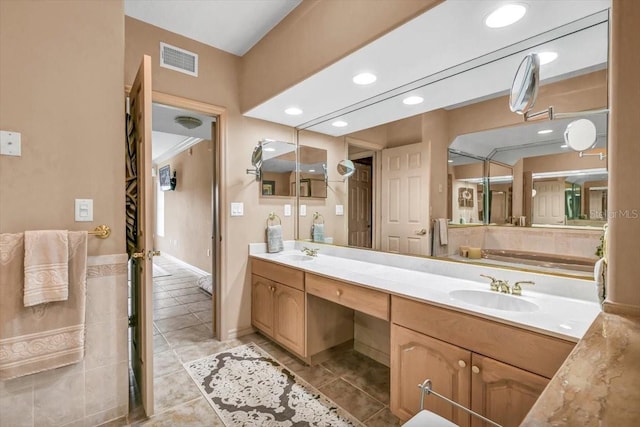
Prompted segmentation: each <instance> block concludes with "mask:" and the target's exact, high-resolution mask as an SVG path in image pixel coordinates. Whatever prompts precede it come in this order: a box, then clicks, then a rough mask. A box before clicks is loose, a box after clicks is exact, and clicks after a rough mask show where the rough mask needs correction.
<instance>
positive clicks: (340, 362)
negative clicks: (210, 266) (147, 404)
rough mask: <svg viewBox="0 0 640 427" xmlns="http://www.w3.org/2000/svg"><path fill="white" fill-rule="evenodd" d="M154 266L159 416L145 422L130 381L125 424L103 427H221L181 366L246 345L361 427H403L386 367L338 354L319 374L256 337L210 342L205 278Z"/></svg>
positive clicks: (161, 261)
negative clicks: (160, 272) (163, 272)
mask: <svg viewBox="0 0 640 427" xmlns="http://www.w3.org/2000/svg"><path fill="white" fill-rule="evenodd" d="M154 263H155V264H156V265H159V266H160V267H162V269H164V270H166V272H167V273H169V275H166V276H156V277H154V278H153V290H154V294H153V304H154V393H155V412H156V415H155V416H154V417H153V418H151V419H149V420H145V417H144V412H143V410H142V406H141V404H140V399H139V395H138V394H137V390H136V387H135V384H134V382H133V377H132V376H131V375H130V378H131V384H132V385H131V387H130V394H131V396H130V411H129V419H128V421H124V420H123V421H117V422H112V423H108V424H106V426H110V427H115V426H181V427H188V426H193V427H203V426H224V424H223V423H222V421H221V420H220V418H219V417H218V416H217V414H216V413H215V411H214V410H213V408H212V407H211V406H210V405H209V403H208V402H207V400H206V399H205V398H204V397H203V396H202V394H201V393H200V391H199V390H198V388H197V386H196V384H195V383H194V382H193V380H192V379H191V377H190V376H189V374H188V373H187V371H186V370H185V369H184V367H183V366H182V364H183V363H186V362H190V361H193V360H196V359H200V358H202V357H205V356H208V355H211V354H214V353H218V352H220V351H223V350H226V349H230V348H233V347H237V346H239V345H242V344H246V343H250V342H254V343H256V344H257V345H258V346H259V347H260V348H262V349H263V350H264V351H266V352H267V353H269V354H271V355H272V356H273V357H274V358H275V359H277V360H278V361H279V362H280V363H281V364H283V365H284V366H286V367H287V368H289V369H290V370H291V371H293V372H294V373H295V374H296V375H298V376H299V377H301V378H302V379H304V380H305V381H307V382H308V383H309V384H311V385H312V386H314V387H316V388H317V389H318V390H319V391H320V392H322V393H323V394H325V395H326V396H327V397H329V398H330V399H332V400H333V401H334V402H336V403H337V404H338V405H339V406H341V407H342V408H343V409H345V410H346V411H347V412H349V413H350V414H351V415H353V416H354V417H355V418H357V419H358V420H360V421H361V422H362V423H363V424H364V425H366V426H372V427H377V426H380V427H383V426H384V427H387V426H399V425H400V423H399V421H398V419H397V418H396V417H395V416H393V414H391V412H390V410H389V368H387V367H386V366H384V365H381V364H379V363H377V362H375V361H374V360H372V359H370V358H368V357H365V356H363V355H361V354H359V353H356V352H355V351H353V350H347V351H342V352H340V353H337V354H335V355H334V356H333V357H332V358H331V359H329V360H328V361H326V362H324V363H321V364H319V365H317V366H314V367H311V366H306V365H304V364H303V363H301V362H300V361H299V360H298V359H296V358H295V357H294V356H293V355H292V354H291V353H289V352H287V351H286V350H284V349H283V348H282V347H280V346H278V345H277V344H275V343H273V342H272V341H270V340H269V339H268V338H266V337H264V336H262V335H260V334H257V333H256V334H251V335H247V336H244V337H241V338H238V339H232V340H228V341H224V342H220V341H218V340H215V339H213V338H211V336H212V329H211V318H212V314H213V313H212V310H211V296H210V295H209V294H208V293H206V292H204V291H203V290H201V289H200V288H199V287H198V285H197V282H198V279H199V278H200V277H202V276H201V275H199V274H197V273H194V272H193V271H191V270H189V269H186V268H184V267H183V266H181V265H179V264H177V263H175V262H173V261H171V260H169V259H167V258H164V257H156V258H155V259H154ZM156 274H157V273H156ZM416 393H418V391H417V389H416Z"/></svg>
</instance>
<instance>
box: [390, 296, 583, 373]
mask: <svg viewBox="0 0 640 427" xmlns="http://www.w3.org/2000/svg"><path fill="white" fill-rule="evenodd" d="M391 321H392V322H393V323H396V324H398V325H401V326H404V327H406V328H409V329H412V330H414V331H417V332H421V333H423V334H425V335H429V336H431V337H434V338H438V339H440V340H442V341H446V342H449V343H451V344H454V345H457V346H459V347H463V348H466V349H468V350H471V351H473V352H476V353H479V354H482V355H485V356H489V357H492V358H494V359H497V360H500V361H502V362H505V363H508V364H510V365H513V366H517V367H519V368H521V369H525V370H527V371H530V372H534V373H536V374H538V375H542V376H543V377H546V378H551V377H553V375H554V374H555V373H556V371H557V370H558V368H560V365H562V363H563V362H564V360H565V359H566V358H567V356H568V355H569V353H570V352H571V350H572V349H573V347H574V346H575V344H574V343H572V342H569V341H565V340H562V339H559V338H554V337H550V336H548V335H542V334H539V333H536V332H532V331H527V330H525V329H521V328H516V327H514V326H509V325H505V324H503V323H498V322H493V321H491V320H487V319H483V318H480V317H476V316H473V315H469V314H465V313H460V312H457V311H454V310H448V309H445V308H440V307H435V306H433V305H430V304H426V303H422V302H418V301H414V300H410V299H407V298H402V297H397V296H393V297H392V299H391Z"/></svg>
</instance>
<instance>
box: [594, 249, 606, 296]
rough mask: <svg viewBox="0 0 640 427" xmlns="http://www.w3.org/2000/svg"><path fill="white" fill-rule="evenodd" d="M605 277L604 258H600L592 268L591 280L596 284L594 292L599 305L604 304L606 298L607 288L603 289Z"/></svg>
mask: <svg viewBox="0 0 640 427" xmlns="http://www.w3.org/2000/svg"><path fill="white" fill-rule="evenodd" d="M606 277H607V263H606V261H605V259H604V258H600V259H599V260H598V261H597V262H596V265H595V266H594V267H593V278H594V280H595V282H596V292H597V294H598V299H599V300H600V304H602V303H604V300H605V298H606V297H607V288H606V287H605V285H606V284H605V279H606Z"/></svg>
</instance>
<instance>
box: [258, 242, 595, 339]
mask: <svg viewBox="0 0 640 427" xmlns="http://www.w3.org/2000/svg"><path fill="white" fill-rule="evenodd" d="M292 254H295V255H301V254H302V253H301V252H300V251H299V250H293V249H292V248H291V247H289V250H286V251H284V252H280V253H276V254H268V253H257V252H256V251H252V253H251V256H252V257H255V258H258V259H264V260H268V261H273V262H277V263H280V264H283V265H287V266H290V267H294V268H297V269H300V270H304V271H306V272H309V273H315V274H319V275H322V276H326V277H331V278H335V279H338V280H343V281H346V282H351V283H354V284H358V285H361V286H365V287H368V288H372V289H377V290H380V291H385V292H389V293H391V294H393V295H398V296H405V297H409V298H413V299H417V300H421V301H424V302H427V303H429V304H433V305H437V306H440V307H445V308H449V309H453V310H456V311H460V312H464V313H469V314H473V315H476V316H479V317H484V318H487V319H491V320H495V321H497V322H501V323H505V324H509V325H513V326H517V327H521V328H524V329H528V330H531V331H536V332H540V333H543V334H545V335H550V336H555V337H558V338H562V339H565V340H568V341H572V342H577V341H578V340H580V338H582V336H583V335H584V334H585V333H586V331H587V329H588V328H589V326H590V325H591V323H592V322H593V321H594V319H595V318H596V317H597V315H598V314H599V313H600V311H601V309H600V305H599V304H598V303H596V302H592V301H586V300H582V299H574V298H568V297H565V296H557V295H551V294H547V293H542V292H536V291H532V290H531V289H530V288H529V287H526V285H524V286H523V288H524V289H523V292H522V293H523V296H508V297H511V298H521V299H523V300H527V301H530V302H533V303H535V304H536V305H537V306H538V310H536V311H532V312H515V311H505V310H497V309H492V308H485V307H482V306H478V305H472V304H468V303H465V302H463V301H459V300H457V299H454V298H452V297H450V296H449V292H450V291H452V290H458V289H473V290H482V291H484V290H487V291H488V290H489V286H488V284H487V283H485V282H480V281H473V280H468V279H463V278H458V277H450V276H445V275H441V274H433V273H427V272H423V271H417V270H411V269H407V268H399V267H394V266H389V265H382V264H379V263H371V262H366V261H361V260H355V259H349V258H344V257H338V256H332V255H328V254H323V253H320V254H319V255H318V256H317V257H315V258H313V259H312V260H305V261H296V260H293V259H292V258H290V257H288V255H292ZM429 262H430V263H431V262H443V263H446V261H435V260H429ZM446 266H449V267H450V268H452V269H453V268H460V267H459V266H454V265H453V264H452V263H449V264H446Z"/></svg>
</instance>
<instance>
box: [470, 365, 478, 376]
mask: <svg viewBox="0 0 640 427" xmlns="http://www.w3.org/2000/svg"><path fill="white" fill-rule="evenodd" d="M471 372H473V373H474V374H479V373H480V368H478V367H477V366H475V365H473V366H472V367H471Z"/></svg>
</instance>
